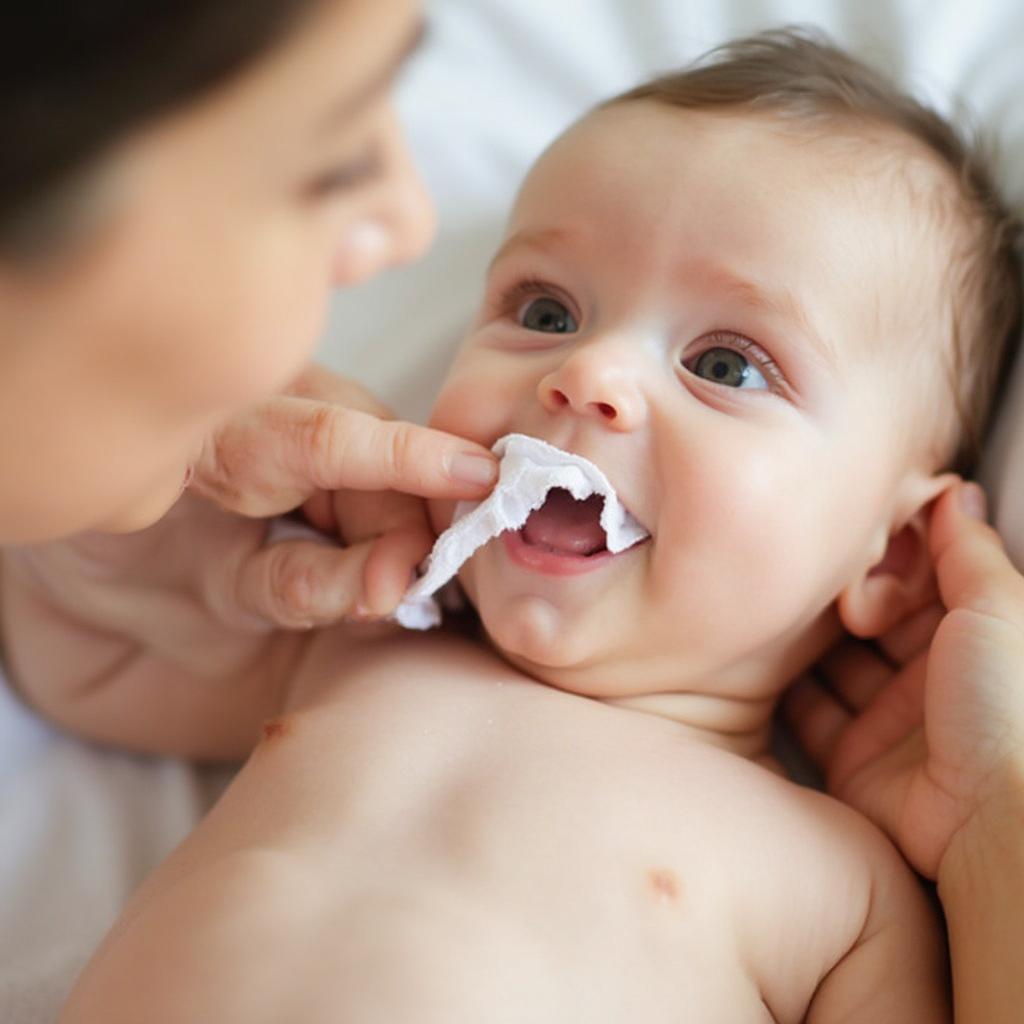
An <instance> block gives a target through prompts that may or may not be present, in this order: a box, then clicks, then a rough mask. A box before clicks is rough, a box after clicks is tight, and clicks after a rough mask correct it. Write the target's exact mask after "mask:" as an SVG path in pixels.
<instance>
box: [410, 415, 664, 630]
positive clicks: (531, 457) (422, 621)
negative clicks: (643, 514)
mask: <svg viewBox="0 0 1024 1024" xmlns="http://www.w3.org/2000/svg"><path fill="white" fill-rule="evenodd" d="M491 450H492V451H493V452H494V454H495V455H497V456H498V458H499V459H500V460H501V462H500V463H499V466H498V483H497V485H496V486H495V488H494V490H493V491H492V492H491V493H490V495H489V496H488V497H487V498H485V499H484V500H483V501H479V502H469V501H463V502H459V504H458V505H456V506H455V518H454V519H453V521H452V525H451V526H449V527H448V529H447V530H445V531H444V533H442V534H441V536H440V537H438V538H437V541H436V543H435V544H434V548H433V550H432V551H431V552H430V554H429V555H428V556H427V560H426V562H425V563H424V564H425V571H424V573H423V575H422V576H421V577H420V578H419V579H418V580H416V582H415V583H413V585H412V586H411V587H410V588H409V590H408V591H407V592H406V595H405V597H404V598H403V599H402V603H401V604H400V605H399V606H398V608H397V610H396V611H395V619H396V620H397V621H398V622H399V623H400V624H401V625H402V626H405V627H406V628H407V629H431V628H433V627H434V626H437V625H440V622H441V608H440V605H439V604H438V601H437V599H436V598H435V597H434V595H435V594H436V593H437V592H438V591H439V590H440V589H441V588H442V587H443V586H444V585H445V584H446V583H448V582H449V580H451V579H452V578H453V577H454V576H455V574H456V573H457V572H458V571H459V569H460V568H461V566H462V564H463V562H465V561H466V560H467V559H468V558H469V557H470V556H471V555H472V554H473V553H474V552H475V551H476V550H477V548H480V547H482V546H483V545H484V544H486V543H487V542H488V541H489V540H491V539H492V538H493V537H497V536H498V534H500V533H504V532H505V531H506V530H518V529H520V528H521V527H522V526H523V525H524V524H525V523H526V520H527V519H529V517H530V513H531V512H534V511H536V510H537V509H539V508H540V507H541V505H543V504H544V501H545V499H546V498H547V496H548V491H550V490H551V489H552V488H555V487H560V488H563V489H564V490H566V491H568V492H569V493H570V494H571V495H572V496H573V497H574V498H575V499H576V500H577V501H583V500H585V499H586V498H589V497H590V496H591V495H592V494H599V495H600V496H601V497H602V498H604V504H603V507H602V509H601V520H600V522H601V526H602V528H603V529H604V532H605V537H606V540H605V544H606V546H607V548H608V550H609V551H611V552H612V553H613V554H617V553H618V552H620V551H625V550H626V548H629V547H632V546H633V545H634V544H636V543H638V542H639V541H641V540H644V538H646V537H647V536H648V533H647V531H646V530H645V529H644V528H643V527H642V526H641V525H640V524H639V523H638V522H637V521H636V520H635V519H634V518H633V517H632V516H631V515H630V514H629V512H627V511H626V509H625V508H623V506H622V503H621V502H620V501H619V499H618V496H617V495H616V493H615V489H614V488H613V487H612V485H611V483H609V481H608V478H607V477H606V476H605V475H604V473H602V472H601V470H600V469H598V468H597V466H595V465H594V464H593V463H592V462H591V461H590V460H589V459H585V458H583V456H582V455H573V454H572V452H565V451H562V450H561V449H560V448H556V447H555V446H554V445H550V444H548V443H547V442H546V441H541V440H540V439H538V438H536V437H527V436H526V435H525V434H506V435H505V436H504V437H502V438H499V439H498V441H496V442H495V444H494V447H493V448H492V449H491Z"/></svg>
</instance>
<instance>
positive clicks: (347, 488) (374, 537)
mask: <svg viewBox="0 0 1024 1024" xmlns="http://www.w3.org/2000/svg"><path fill="white" fill-rule="evenodd" d="M496 478H497V461H496V459H495V458H494V456H493V455H492V454H491V453H490V452H489V451H487V450H486V449H485V448H481V447H480V446H478V445H476V444H473V443H472V442H470V441H465V440H462V439H460V438H455V437H452V436H450V435H448V434H444V433H441V432H440V431H436V430H430V429H428V428H426V427H420V426H415V425H413V424H410V423H403V422H399V421H396V420H393V419H391V418H390V413H389V411H388V410H387V409H386V408H385V407H384V406H383V405H381V403H380V402H378V401H377V400H376V399H375V398H374V397H373V396H372V395H370V394H369V393H368V392H367V391H366V390H365V389H364V388H362V387H360V386H359V385H358V384H356V383H355V382H353V381H350V380H348V379H347V378H345V377H341V376H339V375H337V374H334V373H331V372H330V371H328V370H326V369H324V368H322V367H318V366H312V367H310V368H309V369H308V370H307V371H306V372H305V373H304V374H303V375H302V376H301V377H300V378H299V379H298V380H297V381H296V382H295V383H294V384H293V386H292V387H291V388H290V389H289V390H288V392H286V393H285V394H283V395H279V396H275V397H274V398H271V399H269V400H268V401H266V402H264V403H262V404H261V405H259V406H258V407H256V408H255V409H253V410H251V411H249V412H248V413H247V414H245V415H243V416H240V417H237V418H236V419H234V420H232V421H231V422H229V423H228V424H227V425H226V426H224V427H223V428H222V429H220V430H218V431H217V432H216V433H215V434H213V435H212V436H211V437H210V438H209V440H208V441H207V443H206V444H205V445H204V447H203V450H202V453H201V454H200V457H199V459H198V461H197V462H196V464H195V467H194V479H193V481H192V484H191V490H192V491H193V492H194V493H197V494H200V495H202V496H204V497H207V498H210V499H212V500H213V501H215V502H216V503H217V504H219V505H220V506H221V507H222V508H224V509H226V510H228V511H232V512H238V513H240V514H242V515H244V516H247V517H253V518H264V517H268V516H274V515H278V514H280V513H283V512H288V511H291V510H293V509H296V508H299V507H301V508H302V511H303V513H304V516H305V518H306V519H307V520H308V521H309V522H310V523H311V524H312V525H314V526H315V527H316V528H317V529H319V530H320V531H322V533H323V534H325V535H326V536H329V537H333V538H335V539H336V541H337V546H335V547H333V548H331V549H328V550H325V549H324V547H323V546H322V545H317V544H313V543H310V542H308V541H303V540H286V541H282V542H279V543H272V544H270V545H269V546H267V547H263V548H261V549H260V550H259V551H254V552H253V554H252V557H251V559H250V561H249V562H248V564H247V565H246V566H245V567H244V569H242V570H241V571H240V574H239V578H238V580H237V588H238V589H237V594H238V598H239V601H240V602H241V604H242V605H243V606H245V607H246V608H248V609H250V610H253V611H256V612H258V613H259V614H262V615H263V616H265V617H266V618H267V619H268V620H270V621H271V622H274V623H276V624H278V625H282V626H295V625H311V624H324V623H327V622H330V621H333V620H334V619H336V618H339V617H341V616H343V615H347V614H351V613H353V612H357V611H358V613H359V614H361V615H377V616H380V615H386V614H389V613H390V612H392V611H393V610H394V608H395V607H396V605H397V604H398V602H399V600H400V598H401V596H402V594H403V593H404V591H405V589H406V587H407V586H408V584H409V581H410V578H411V576H412V573H413V570H414V569H415V567H416V566H417V565H418V564H419V562H420V561H421V560H422V559H423V557H424V556H425V555H426V553H427V552H428V551H429V549H430V546H431V544H432V543H433V533H432V531H431V530H430V526H429V523H428V521H427V517H426V509H425V506H424V504H423V502H422V501H419V500H417V498H416V497H414V496H418V497H421V498H426V497H431V498H449V499H456V498H481V497H483V496H484V495H485V494H486V493H487V491H488V490H489V489H490V488H491V487H492V486H493V484H494V482H495V480H496Z"/></svg>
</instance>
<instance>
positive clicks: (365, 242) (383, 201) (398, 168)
mask: <svg viewBox="0 0 1024 1024" xmlns="http://www.w3.org/2000/svg"><path fill="white" fill-rule="evenodd" d="M385 173H386V179H385V180H384V181H382V182H381V184H380V186H379V191H378V193H377V198H376V201H375V202H373V203H372V204H371V205H369V206H368V208H367V209H366V210H364V211H362V212H361V215H360V216H358V217H356V218H354V219H353V220H351V221H350V222H348V223H347V224H346V225H345V226H344V227H343V228H342V232H341V237H340V238H339V240H338V244H337V248H336V250H335V257H334V280H335V283H336V284H339V285H353V284H359V283H360V282H362V281H366V280H368V279H369V278H371V277H373V276H374V275H376V274H379V273H380V272H381V271H383V270H387V269H388V268H389V267H394V266H398V265H400V264H403V263H411V262H413V261H415V260H417V259H419V258H420V257H421V256H423V255H424V253H426V251H427V249H429V248H430V244H431V242H432V241H433V240H434V234H435V232H436V229H437V215H436V212H435V209H434V203H433V200H432V199H431V197H430V194H429V193H428V192H427V188H426V185H425V184H424V182H423V179H422V178H421V177H420V175H419V172H418V171H417V170H416V168H415V167H414V165H413V162H412V157H411V155H410V154H409V152H408V150H407V149H406V147H405V144H404V142H402V141H401V140H400V139H399V140H396V141H395V142H393V143H392V146H391V152H390V153H389V156H388V160H387V170H386V172H385Z"/></svg>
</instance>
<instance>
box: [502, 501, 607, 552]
mask: <svg viewBox="0 0 1024 1024" xmlns="http://www.w3.org/2000/svg"><path fill="white" fill-rule="evenodd" d="M603 506H604V498H603V497H602V496H601V495H599V494H592V495H591V496H590V497H589V498H586V499H585V500H583V501H577V500H576V499H575V498H574V497H573V496H572V495H571V494H570V493H569V492H568V491H566V490H564V489H563V488H561V487H553V488H552V489H551V490H550V491H548V496H547V499H546V500H545V502H544V504H543V505H541V507H540V508H539V509H537V510H536V511H535V512H532V513H531V514H530V517H529V519H527V520H526V523H525V524H524V525H523V528H522V530H521V531H520V533H521V536H522V539H523V542H524V543H525V544H528V545H530V546H531V547H537V548H543V549H545V550H547V551H551V552H555V553H557V554H563V555H576V556H577V557H585V558H589V557H591V556H593V555H598V554H601V553H603V552H605V551H607V550H608V548H607V537H606V534H605V532H604V527H603V526H601V523H600V517H601V509H602V507H603Z"/></svg>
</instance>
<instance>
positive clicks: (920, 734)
mask: <svg viewBox="0 0 1024 1024" xmlns="http://www.w3.org/2000/svg"><path fill="white" fill-rule="evenodd" d="M983 520H984V495H983V494H982V492H981V490H980V488H978V487H977V485H974V484H966V485H965V484H960V485H958V486H957V487H955V488H951V489H950V490H948V491H947V492H946V493H945V494H943V496H942V497H941V498H940V499H939V500H938V502H937V503H936V506H935V509H934V511H933V514H932V519H931V524H930V530H929V544H930V548H931V554H932V558H933V562H934V565H935V571H936V576H937V581H938V587H939V594H940V598H941V600H940V601H939V602H937V603H936V604H934V605H933V606H932V607H929V608H926V609H924V610H922V611H920V612H918V613H917V614H915V615H913V616H912V617H910V618H909V619H907V620H906V621H904V622H903V623H902V624H900V625H899V626H897V627H896V628H895V629H894V630H892V631H891V632H890V633H889V634H888V635H886V636H884V637H881V638H880V639H879V641H878V642H877V644H875V645H868V644H864V643H859V642H856V641H844V642H843V643H841V644H840V645H839V646H838V647H837V648H836V649H835V650H834V651H833V652H832V653H831V654H830V655H829V656H827V657H826V658H825V659H824V661H823V662H822V664H821V666H820V672H819V673H818V676H817V678H810V677H808V678H806V679H803V680H801V681H800V682H799V683H797V684H796V685H795V687H794V688H793V689H792V691H791V692H790V693H789V694H788V695H787V698H786V702H785V708H786V712H787V714H788V717H789V719H790V720H791V721H792V723H793V725H794V727H795V729H796V731H797V734H798V736H799V737H800V739H801V740H802V742H803V744H804V746H805V747H806V749H807V750H808V752H809V753H810V755H811V756H812V758H813V759H814V760H815V761H816V762H817V763H818V765H819V766H820V767H821V768H822V770H823V771H824V772H825V775H826V780H827V784H828V787H829V789H830V790H831V791H832V792H833V793H835V794H836V795H837V796H839V797H840V798H841V799H843V800H845V801H846V802H848V803H850V804H852V805H853V806H854V807H857V808H858V809H860V810H861V811H863V812H864V813H865V814H866V815H868V817H870V818H872V819H873V820H874V821H875V822H876V823H877V824H879V825H880V826H881V827H882V828H883V829H884V830H885V831H886V832H888V833H889V835H890V836H891V837H892V839H893V840H894V841H895V842H896V844H897V845H898V846H899V847H900V849H901V850H902V851H903V853H904V855H905V856H906V857H907V859H908V860H909V861H910V863H911V864H912V865H913V866H914V867H915V868H916V869H917V870H918V871H920V872H921V873H922V874H924V875H926V876H928V877H929V878H936V877H937V876H938V873H939V868H940V866H941V864H942V862H943V858H944V856H945V855H946V854H947V852H948V851H949V850H950V848H951V845H952V844H953V841H954V837H955V836H957V835H958V834H960V833H963V832H965V831H968V829H967V826H968V825H972V824H974V823H976V822H977V821H979V820H981V819H982V818H984V817H985V816H986V815H988V816H989V817H990V818H991V815H990V814H989V811H990V809H991V808H995V807H1000V806H1002V805H1003V804H1004V802H1005V801H1006V800H1007V797H1008V795H1010V796H1015V795H1016V794H1019V793H1020V792H1021V791H1022V790H1024V577H1022V576H1021V575H1020V573H1018V572H1017V570H1016V569H1015V568H1014V567H1013V565H1012V564H1011V563H1010V561H1009V559H1008V558H1007V556H1006V553H1005V551H1004V549H1003V546H1002V543H1001V541H1000V539H999V537H998V535H997V534H996V532H995V531H994V530H993V529H991V528H990V527H989V526H987V525H986V524H985V523H984V521H983ZM1017 803H1020V800H1019V799H1017Z"/></svg>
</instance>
